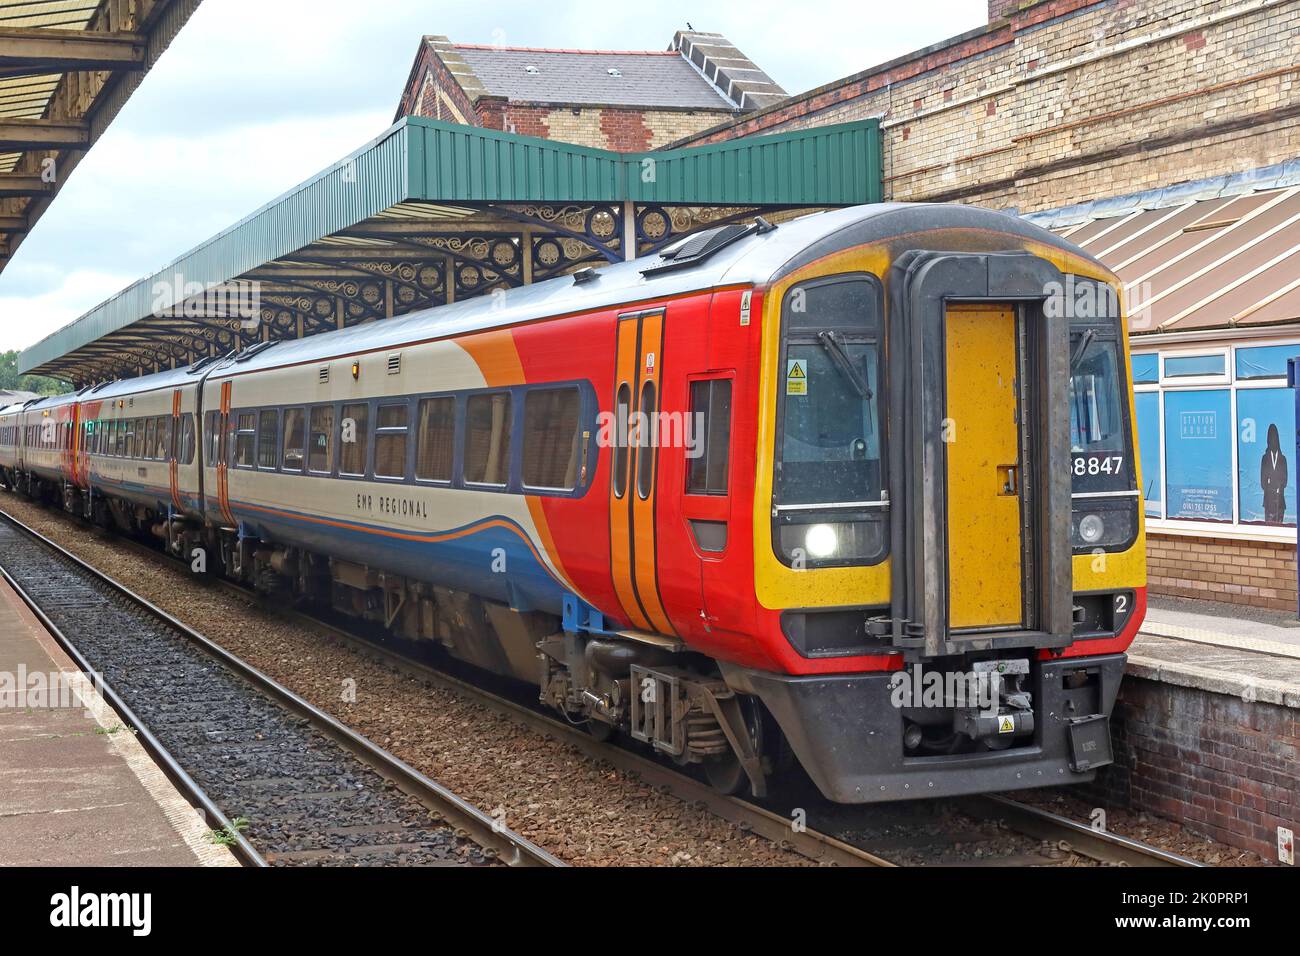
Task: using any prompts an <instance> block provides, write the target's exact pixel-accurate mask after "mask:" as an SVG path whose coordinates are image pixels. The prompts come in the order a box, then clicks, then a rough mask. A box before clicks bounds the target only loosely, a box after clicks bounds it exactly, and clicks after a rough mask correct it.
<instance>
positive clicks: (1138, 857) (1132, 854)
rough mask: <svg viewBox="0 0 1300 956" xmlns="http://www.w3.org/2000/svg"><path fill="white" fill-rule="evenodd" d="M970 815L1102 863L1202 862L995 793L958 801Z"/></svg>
mask: <svg viewBox="0 0 1300 956" xmlns="http://www.w3.org/2000/svg"><path fill="white" fill-rule="evenodd" d="M960 806H961V808H962V810H963V811H964V812H966V813H969V814H970V815H971V816H974V817H978V818H981V819H985V820H1003V821H1005V822H1006V823H1008V824H1009V825H1010V826H1011V827H1013V828H1014V829H1015V830H1017V831H1018V832H1020V833H1024V834H1027V835H1029V836H1033V837H1037V838H1038V839H1040V840H1057V841H1063V842H1065V843H1067V844H1068V845H1069V848H1070V849H1071V850H1073V851H1074V852H1076V853H1080V854H1082V855H1083V856H1086V857H1089V858H1091V859H1094V860H1097V861H1098V862H1101V863H1116V864H1120V865H1123V866H1194V867H1200V866H1204V865H1205V864H1203V863H1200V862H1198V861H1196V860H1191V859H1188V858H1187V857H1185V856H1179V855H1178V854H1177V853H1170V852H1169V851H1168V850H1162V849H1160V848H1159V847H1154V846H1150V845H1148V844H1146V843H1142V842H1140V841H1138V840H1134V839H1132V838H1131V837H1126V836H1122V835H1121V834H1118V833H1112V832H1110V831H1109V830H1094V829H1093V828H1092V827H1090V826H1087V825H1086V824H1083V823H1079V822H1078V821H1076V820H1071V819H1070V818H1069V817H1063V816H1061V815H1060V814H1059V813H1052V812H1051V811H1050V810H1043V809H1042V808H1040V807H1035V806H1030V805H1029V804H1026V803H1020V802H1019V801H1017V800H1011V799H1009V798H1007V797H1004V796H1001V795H998V794H986V795H983V796H979V797H973V798H968V799H966V800H963V801H962V802H961V804H960Z"/></svg>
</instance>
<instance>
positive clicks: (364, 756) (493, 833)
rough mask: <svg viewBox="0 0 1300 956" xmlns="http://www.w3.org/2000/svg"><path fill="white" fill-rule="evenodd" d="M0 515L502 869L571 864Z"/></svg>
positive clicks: (178, 772) (116, 701)
mask: <svg viewBox="0 0 1300 956" xmlns="http://www.w3.org/2000/svg"><path fill="white" fill-rule="evenodd" d="M0 517H3V519H4V520H5V521H7V522H9V523H10V524H11V525H13V526H14V527H15V528H17V529H18V530H19V531H21V532H23V533H24V534H26V535H27V536H29V537H30V538H32V539H33V540H34V541H36V542H38V543H39V544H41V545H43V546H45V547H47V548H49V549H50V550H52V551H54V552H55V553H56V554H58V555H59V556H60V557H62V558H64V559H65V560H67V561H68V562H70V563H72V564H73V565H74V566H75V567H76V568H77V569H78V570H80V571H82V572H84V573H85V574H87V575H88V576H90V577H92V578H93V579H95V580H97V581H99V582H100V583H102V584H104V585H106V586H107V587H109V588H111V589H113V590H114V591H116V592H117V593H119V594H121V595H122V596H123V597H125V598H126V599H127V600H129V601H131V602H132V603H133V604H134V605H136V606H137V607H139V608H140V609H141V610H143V611H145V612H147V613H148V614H150V615H151V616H153V617H155V618H156V619H158V620H159V621H161V622H163V623H164V624H165V625H167V626H168V627H169V628H171V629H172V630H174V631H175V632H177V633H179V634H180V635H181V636H183V637H184V638H186V639H187V640H188V641H190V642H191V643H192V644H194V645H195V646H197V647H198V648H199V649H200V650H202V651H203V652H204V653H205V654H207V655H208V656H209V657H211V658H212V659H214V660H215V661H217V662H218V663H220V664H221V665H223V666H224V667H226V668H228V669H229V670H230V671H232V672H233V673H235V674H237V675H239V676H240V677H242V678H244V679H245V680H247V681H248V682H249V683H250V684H252V685H253V687H254V688H256V689H257V690H258V691H260V692H261V693H263V694H265V695H266V696H268V697H270V698H271V699H273V700H275V701H276V702H277V703H279V704H280V705H282V706H283V707H285V708H287V709H288V710H290V711H291V712H293V713H295V714H297V715H298V716H299V717H302V718H304V719H306V720H307V721H309V722H310V723H311V725H312V726H313V727H314V728H315V729H317V730H319V731H320V732H322V733H323V734H325V735H326V736H327V737H329V738H330V739H332V740H333V741H335V742H336V743H338V744H339V745H340V746H341V747H343V749H344V750H346V751H347V752H348V753H350V754H351V755H352V756H353V757H355V758H357V759H358V760H359V761H361V762H362V763H363V764H365V765H366V766H368V767H369V768H370V769H371V770H373V771H375V772H376V773H378V774H379V775H380V776H381V777H383V778H384V779H385V780H387V781H389V782H391V783H393V784H394V785H396V786H397V788H398V789H400V790H401V791H402V792H403V793H405V794H407V795H408V796H410V797H412V798H413V799H415V800H417V801H418V802H420V803H421V804H422V805H423V806H425V807H426V808H428V809H429V810H432V811H434V812H436V813H438V814H440V815H441V816H442V817H443V819H444V820H445V821H446V822H447V823H448V825H450V826H452V827H456V828H460V829H461V830H463V831H464V832H465V833H466V834H468V836H469V838H470V839H471V840H473V841H474V842H475V843H477V844H479V846H482V847H484V848H485V849H489V850H492V851H493V852H494V854H495V856H496V858H497V859H498V860H499V861H500V862H502V863H505V864H506V865H508V866H552V867H561V866H567V864H566V863H564V862H563V861H562V860H560V859H558V858H557V857H555V856H553V855H552V854H550V853H548V852H547V851H546V850H544V849H542V848H541V847H539V846H537V845H536V844H535V843H533V842H532V841H531V840H528V839H527V838H526V837H523V836H521V835H519V834H517V833H515V832H514V831H512V830H510V829H509V828H507V827H505V826H504V825H502V824H501V822H500V821H498V820H495V819H493V818H492V817H490V816H488V815H487V814H485V813H484V812H483V811H482V810H480V809H479V808H478V807H476V806H474V805H473V804H471V803H469V802H468V801H466V800H464V799H462V798H461V797H459V796H457V795H456V794H455V793H453V792H452V791H450V790H448V789H447V788H446V787H444V786H442V784H440V783H438V782H437V781H435V780H432V779H430V778H429V777H427V776H425V775H424V774H423V773H421V772H420V771H418V770H416V769H415V768H414V767H411V766H410V765H409V764H407V763H406V762H405V761H403V760H401V759H399V758H398V757H396V756H394V755H393V754H390V753H389V752H388V751H386V750H384V749H383V748H382V747H379V746H378V745H376V744H375V743H373V742H372V741H370V740H369V739H367V738H365V737H363V736H361V735H360V734H358V733H356V731H354V730H352V729H351V728H349V727H347V726H346V725H345V724H343V723H341V722H340V721H338V720H337V719H335V718H334V717H332V716H330V715H329V714H327V713H326V712H325V711H323V710H321V709H319V708H318V707H316V706H315V705H314V704H312V703H310V702H309V701H307V700H306V699H304V698H303V697H300V696H299V695H298V694H296V693H294V692H293V691H291V690H289V689H288V688H287V687H285V686H284V685H283V684H280V683H279V682H278V681H276V680H274V679H273V678H271V677H270V676H268V675H267V674H265V673H263V672H262V671H260V670H258V669H257V668H256V667H253V666H252V665H251V664H249V663H247V662H246V661H244V660H242V659H240V658H239V657H236V656H235V655H234V654H232V653H231V652H230V651H227V650H226V649H225V648H223V647H221V646H220V645H219V644H216V643H215V642H213V641H211V640H209V639H208V638H207V637H204V636H203V635H202V634H200V633H199V632H198V631H196V630H194V629H193V628H191V627H190V626H189V625H187V624H185V623H183V622H182V621H180V620H178V619H177V618H175V617H173V616H172V615H171V614H169V613H167V612H166V611H164V610H163V609H162V608H160V607H158V606H157V605H155V604H153V603H152V602H150V601H149V600H147V599H146V598H143V597H141V596H140V595H138V594H136V593H135V592H133V591H131V590H130V589H128V588H127V587H126V586H125V585H123V584H121V583H119V582H118V581H116V580H114V579H113V578H111V577H109V576H108V575H106V574H104V573H103V572H102V571H100V570H99V569H97V568H95V567H92V566H91V565H90V564H88V563H87V562H85V561H83V560H82V559H81V558H79V557H77V556H76V555H75V554H73V553H72V552H70V551H68V550H67V549H66V548H64V547H62V546H60V545H58V544H56V543H55V542H53V541H51V540H50V539H49V538H47V537H45V536H44V535H42V534H41V533H40V532H38V531H36V530H35V529H33V528H30V527H28V526H27V525H26V524H24V523H23V522H22V521H20V520H18V519H17V518H15V517H14V516H13V515H11V514H9V513H8V512H5V511H2V510H0ZM0 572H3V573H4V576H5V578H6V580H8V581H9V583H10V584H11V586H14V588H15V590H16V591H18V593H19V594H20V595H21V596H22V598H23V600H24V602H25V603H27V605H28V606H29V607H30V608H32V610H33V612H34V613H36V614H37V616H38V618H39V619H40V620H41V622H42V624H44V625H45V626H46V627H48V628H50V631H51V633H52V634H54V635H55V637H56V639H57V640H59V642H60V644H62V645H63V647H64V648H65V650H67V651H68V652H69V654H70V655H71V656H72V657H73V660H74V661H76V663H77V666H78V667H80V668H81V669H82V671H83V672H84V673H86V675H87V676H88V677H90V678H92V679H96V678H97V676H98V675H97V674H96V672H95V671H94V670H93V669H92V668H91V667H90V666H89V663H88V662H87V661H86V659H85V657H84V656H82V654H81V653H80V651H78V650H77V649H76V647H75V645H74V644H73V642H72V641H71V640H69V639H68V637H67V636H66V635H62V634H61V633H60V632H59V631H58V628H56V627H54V625H53V622H52V621H50V619H49V617H48V616H47V615H46V614H45V613H44V612H43V611H42V610H40V608H39V607H38V606H37V605H36V604H35V602H34V601H33V600H32V599H31V597H30V596H29V595H27V593H26V592H25V591H23V590H22V589H21V588H20V587H18V586H17V583H16V582H15V581H14V580H13V578H12V576H11V575H10V574H9V573H8V572H7V571H4V569H3V568H0ZM105 689H106V690H107V691H108V693H106V695H105V696H106V697H108V699H109V701H110V703H112V704H113V705H114V707H115V708H117V709H118V710H119V712H120V713H121V714H122V716H123V717H124V718H128V715H129V719H130V720H131V725H132V726H133V727H135V728H137V729H138V730H139V731H140V736H141V737H143V738H145V740H146V742H147V746H148V747H149V749H150V751H151V753H153V755H154V756H155V758H156V759H158V760H159V763H160V765H161V766H162V767H163V769H164V772H167V773H168V774H169V776H170V775H173V774H174V775H175V779H176V780H177V783H178V786H179V787H180V788H181V790H182V791H183V792H185V793H186V795H187V798H189V797H193V798H194V799H196V800H198V806H200V807H201V808H202V809H203V810H204V812H205V813H211V814H212V819H214V820H218V821H219V822H220V823H221V825H222V827H224V828H227V829H226V832H227V833H229V834H231V835H232V836H233V837H234V838H235V841H236V845H239V844H240V842H241V841H242V842H243V843H244V844H247V841H246V840H243V837H242V835H240V834H239V832H238V830H237V829H235V828H234V827H233V826H230V821H229V820H228V819H227V818H226V817H225V815H224V814H222V813H221V811H220V810H219V809H218V808H217V807H216V805H215V804H213V802H212V801H211V799H209V798H208V797H207V796H206V794H203V792H202V791H201V790H200V789H199V787H198V785H197V784H195V782H194V781H193V779H192V778H190V777H189V775H188V774H186V773H185V771H184V770H183V769H182V768H181V767H180V765H179V764H178V763H177V761H176V760H175V758H174V757H173V756H172V755H171V754H170V753H169V752H168V751H167V749H166V748H165V747H163V745H162V744H161V743H159V742H158V740H157V739H156V738H155V737H154V736H153V735H152V734H151V733H150V732H149V731H148V728H146V727H145V726H144V725H143V724H142V723H141V722H140V721H139V719H138V717H136V715H135V712H134V711H132V710H131V708H130V707H129V706H128V705H127V704H126V702H125V701H123V700H122V698H121V697H120V695H118V694H117V693H116V692H115V691H111V689H108V688H105ZM119 705H120V706H119ZM246 854H253V855H256V856H257V858H258V859H261V857H260V855H258V854H257V851H256V850H254V849H253V848H252V846H251V845H249V846H247V848H246V849H245V848H244V847H243V846H241V856H243V855H246ZM248 864H249V865H262V866H265V865H267V864H266V861H264V860H263V861H262V862H261V863H260V864H258V863H255V862H254V861H253V858H252V856H248Z"/></svg>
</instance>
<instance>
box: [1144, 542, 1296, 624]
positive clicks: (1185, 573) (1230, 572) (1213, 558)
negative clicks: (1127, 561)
mask: <svg viewBox="0 0 1300 956" xmlns="http://www.w3.org/2000/svg"><path fill="white" fill-rule="evenodd" d="M1295 556H1296V549H1295V545H1291V544H1269V543H1255V542H1250V541H1237V540H1230V539H1225V538H1189V537H1183V536H1182V535H1164V534H1157V533H1154V532H1148V534H1147V584H1148V587H1149V589H1150V592H1151V593H1152V594H1163V595H1166V596H1169V597H1186V598H1199V599H1201V600H1207V601H1223V602H1225V603H1228V604H1248V605H1251V606H1252V607H1264V608H1270V609H1272V610H1276V611H1294V610H1295V609H1296V558H1295Z"/></svg>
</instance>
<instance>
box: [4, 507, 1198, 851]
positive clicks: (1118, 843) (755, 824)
mask: <svg viewBox="0 0 1300 956" xmlns="http://www.w3.org/2000/svg"><path fill="white" fill-rule="evenodd" d="M0 514H3V512H0ZM5 517H9V516H7V515H5ZM9 520H14V519H12V518H9ZM74 520H75V519H74ZM82 526H83V527H84V525H82ZM113 540H114V541H115V543H120V544H125V545H126V546H128V547H129V548H131V549H132V550H135V551H138V552H139V553H141V554H142V555H148V556H150V557H151V558H152V559H154V560H159V559H161V560H165V561H167V562H168V563H170V564H174V565H176V566H178V567H180V566H183V564H184V563H183V562H180V561H179V560H178V559H175V558H174V557H172V556H170V555H167V554H166V553H165V552H162V551H159V550H157V549H155V548H151V547H148V546H146V545H144V544H141V543H139V542H136V541H132V540H130V539H126V538H114V539H113ZM56 547H57V545H56ZM210 580H211V582H212V583H213V584H214V585H215V586H217V587H219V588H220V589H222V590H224V591H227V592H228V593H230V594H232V595H235V596H238V597H239V598H240V599H242V600H245V601H253V602H255V603H256V604H257V605H258V606H259V607H260V608H262V609H263V610H264V611H266V612H267V613H271V614H274V615H276V616H278V617H280V618H281V619H284V620H286V621H288V622H290V623H295V624H297V625H299V626H301V627H304V628H307V629H310V630H313V631H315V632H317V633H319V634H321V635H322V636H323V637H325V638H326V639H328V640H330V641H332V642H334V643H336V644H341V645H344V646H346V647H348V648H349V649H351V650H353V651H354V652H357V653H359V654H361V655H363V656H366V657H369V658H371V659H373V660H376V661H378V662H380V663H382V664H384V665H386V666H388V667H390V668H393V669H394V670H397V671H398V672H400V673H403V674H405V675H406V676H409V677H412V678H415V679H417V680H420V681H423V682H425V683H427V684H431V685H435V686H441V687H444V688H447V689H449V690H453V691H454V692H456V693H457V694H460V695H462V696H464V697H467V698H470V699H472V700H475V701H477V702H478V703H480V704H482V705H484V706H486V707H489V708H491V709H493V710H496V711H498V712H502V713H506V714H509V715H510V716H511V717H512V718H515V719H517V720H518V721H520V722H522V723H523V724H525V725H526V726H528V727H529V728H531V729H533V730H535V731H537V732H539V733H543V734H550V735H552V736H554V737H557V738H559V739H562V740H563V741H564V742H566V743H568V744H570V745H572V746H573V747H575V748H576V749H578V750H579V751H581V752H582V753H583V754H585V755H586V756H588V757H590V758H592V759H594V760H599V761H605V762H607V763H609V764H610V765H612V766H614V767H616V768H617V769H619V770H621V771H623V772H624V773H626V774H630V775H634V776H636V777H638V778H640V780H641V781H642V782H643V783H644V784H646V785H648V786H651V787H655V788H657V789H660V790H661V791H663V792H667V793H671V794H673V795H674V796H675V797H677V798H678V799H680V800H682V801H683V802H685V803H687V804H689V805H691V806H694V807H697V808H699V809H700V810H703V811H707V812H709V813H712V814H714V815H716V816H718V817H720V818H722V819H725V820H727V821H729V822H731V823H732V824H734V825H736V826H737V827H739V828H740V829H742V830H743V831H746V832H752V833H755V834H758V835H760V836H762V837H764V838H766V839H768V840H770V841H772V842H773V843H775V844H777V845H779V846H782V847H784V848H787V849H790V850H792V851H794V852H796V853H799V854H800V855H802V856H804V857H806V858H808V859H810V860H813V861H816V862H818V863H823V864H829V865H838V866H877V867H892V866H897V865H900V864H899V863H896V862H895V861H894V860H893V859H891V858H890V857H891V856H897V857H906V856H907V855H908V854H907V853H904V852H900V851H899V850H898V849H897V847H898V846H899V845H902V846H907V845H908V844H909V843H915V842H924V841H925V840H928V841H929V842H932V843H934V842H939V841H943V840H947V839H949V838H950V837H949V836H946V835H944V834H939V835H935V834H933V833H932V834H930V835H928V836H926V837H921V836H919V835H914V834H913V835H909V834H904V835H903V836H901V837H900V836H898V835H897V831H898V830H899V829H900V828H901V829H903V830H907V829H908V828H909V824H908V823H907V822H906V818H907V813H906V811H904V812H903V814H902V816H901V819H902V820H903V821H904V822H902V823H900V824H898V825H897V826H895V827H893V828H891V829H892V832H893V834H894V835H893V836H892V837H891V838H890V839H889V840H878V838H875V837H873V836H866V837H860V836H858V835H857V834H858V833H859V832H861V831H863V830H866V831H871V830H872V829H873V828H872V827H871V826H865V827H859V826H857V825H856V819H855V818H860V819H862V820H871V819H872V818H873V817H875V816H878V815H880V813H881V808H878V807H862V808H856V807H848V808H845V807H835V806H833V807H831V808H827V809H828V811H832V812H828V814H827V816H828V818H829V819H828V823H829V824H830V825H827V826H824V827H821V828H820V829H817V828H814V827H812V826H803V827H796V826H793V825H792V821H793V819H794V814H792V813H782V812H779V811H778V810H777V809H774V808H773V807H771V806H759V805H757V804H755V803H753V802H750V801H748V800H742V799H738V798H735V797H728V796H724V795H721V794H719V793H717V792H716V791H714V790H713V789H712V788H711V787H709V786H708V785H707V784H705V783H703V782H701V781H699V780H696V779H695V778H694V777H691V776H689V775H688V774H685V773H683V772H681V771H680V770H678V769H676V768H675V767H672V766H668V765H665V764H663V763H660V762H658V761H656V760H652V759H649V758H647V757H645V756H643V755H641V754H639V753H635V752H633V751H631V750H629V749H626V748H624V747H621V746H618V745H616V744H614V743H608V742H601V741H598V740H596V739H595V738H593V737H591V736H590V735H589V734H587V733H586V732H584V731H582V730H580V729H578V728H575V727H574V726H572V725H570V724H568V723H566V722H564V721H563V720H561V719H559V718H558V717H556V716H554V715H551V714H550V713H549V712H543V711H541V710H540V709H538V708H535V707H533V706H530V705H528V704H525V703H522V702H520V701H518V700H513V699H511V698H510V697H507V696H503V695H501V694H497V693H494V692H492V691H490V690H487V689H485V688H483V687H481V686H479V685H478V684H475V683H471V682H469V681H467V680H464V679H462V678H460V677H457V676H455V675H453V674H450V673H448V672H447V671H446V670H444V669H440V668H435V667H433V666H431V665H430V664H428V663H425V662H423V661H418V660H415V659H413V658H412V657H410V656H408V655H406V654H404V653H402V652H401V651H399V650H396V649H394V648H393V647H390V646H385V645H383V644H381V643H377V642H376V641H375V640H372V639H369V638H366V637H362V636H359V635H358V634H356V633H355V632H353V631H352V630H349V629H344V628H343V627H340V626H339V625H338V624H335V623H333V622H331V621H328V620H324V619H322V618H320V617H317V616H314V615H312V614H308V613H305V612H304V611H301V610H296V609H292V608H287V607H284V606H280V605H271V604H270V603H269V602H267V601H266V600H264V599H263V598H262V597H261V596H260V595H258V594H257V592H256V591H254V590H253V589H251V588H247V587H245V586H243V585H241V584H238V583H236V582H233V581H229V580H226V579H222V578H212V579H210ZM947 803H949V804H951V805H952V806H953V807H954V808H955V809H956V810H957V811H958V813H959V814H960V816H962V817H963V818H966V819H968V821H970V822H973V823H975V824H981V823H982V824H987V825H989V826H990V827H992V828H994V829H995V830H996V829H999V828H1000V829H1004V830H1006V831H1008V832H1011V833H1014V834H1017V835H1019V836H1021V837H1023V838H1025V840H1027V841H1029V842H1031V843H1033V844H1034V845H1035V846H1038V845H1041V846H1043V847H1047V848H1051V849H1052V850H1054V851H1057V852H1055V853H1054V856H1055V857H1056V858H1055V859H1054V860H1052V863H1053V864H1058V865H1059V864H1060V863H1061V862H1062V861H1068V860H1069V859H1070V857H1072V856H1073V857H1077V858H1080V859H1082V860H1084V861H1087V862H1089V863H1094V864H1102V865H1108V866H1115V865H1119V866H1200V865H1201V864H1199V863H1197V862H1195V861H1193V860H1190V859H1187V858H1185V857H1181V856H1177V855H1175V854H1172V853H1168V852H1167V851H1164V850H1161V849H1159V848H1158V847H1152V846H1149V845H1147V844H1143V843H1140V842H1138V841H1135V840H1132V839H1129V838H1127V837H1124V836H1121V835H1119V834H1115V833H1110V832H1107V831H1096V830H1093V829H1092V828H1090V827H1088V826H1086V825H1084V824H1081V823H1078V822H1076V821H1073V820H1069V819H1067V818H1065V817H1062V816H1059V815H1057V814H1053V813H1050V812H1047V811H1044V810H1041V809H1039V808H1037V807H1032V806H1029V805H1027V804H1023V803H1020V802H1018V801H1014V800H1010V799H1007V798H1005V797H1000V796H980V797H969V798H962V799H959V800H953V801H947ZM905 806H906V807H908V808H910V807H915V806H916V804H908V805H905ZM813 812H814V813H815V812H816V811H815V809H814V811H813ZM814 819H815V818H814ZM831 820H833V821H834V822H831ZM809 822H811V821H809ZM827 831H830V832H827ZM951 839H954V840H977V839H986V840H987V839H989V834H988V833H987V832H986V833H979V832H976V831H975V830H973V829H972V830H970V831H969V832H968V831H967V830H965V829H963V830H962V832H961V833H959V834H955V835H952V836H951ZM909 849H910V847H909ZM936 862H938V863H943V862H947V861H944V860H942V859H939V860H937V861H936ZM1030 862H1043V863H1045V862H1047V859H1046V858H1044V857H1038V858H1037V860H1035V857H1034V856H1032V855H1030V854H1027V853H1000V854H998V853H994V854H990V855H988V856H985V857H982V858H981V859H980V860H979V861H978V864H977V865H981V866H998V865H1020V864H1027V863H1030Z"/></svg>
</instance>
